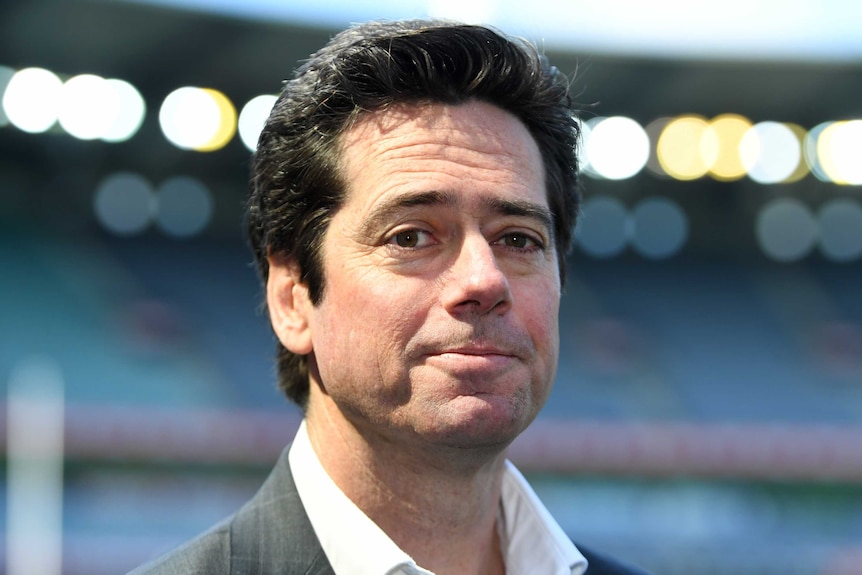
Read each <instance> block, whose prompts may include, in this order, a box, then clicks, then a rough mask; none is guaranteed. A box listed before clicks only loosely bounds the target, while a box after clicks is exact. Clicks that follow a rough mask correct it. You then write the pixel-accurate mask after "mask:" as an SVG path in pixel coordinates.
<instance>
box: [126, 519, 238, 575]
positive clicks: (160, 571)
mask: <svg viewBox="0 0 862 575" xmlns="http://www.w3.org/2000/svg"><path fill="white" fill-rule="evenodd" d="M229 569H230V520H226V521H224V522H222V523H219V524H218V525H215V526H214V527H212V528H211V529H209V530H208V531H206V532H205V533H203V534H201V535H199V536H198V537H196V538H195V539H192V540H191V541H188V542H187V543H185V544H183V545H182V546H180V547H178V548H176V549H175V550H173V551H171V552H169V553H167V554H166V555H163V556H162V557H159V558H157V559H155V560H153V561H151V562H149V563H146V564H144V565H141V566H140V567H138V568H137V569H135V570H134V571H131V572H130V573H129V574H128V575H176V574H177V573H182V574H183V575H220V574H222V573H224V574H225V575H226V574H227V573H228V570H229Z"/></svg>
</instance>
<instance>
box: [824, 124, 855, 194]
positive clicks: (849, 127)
mask: <svg viewBox="0 0 862 575" xmlns="http://www.w3.org/2000/svg"><path fill="white" fill-rule="evenodd" d="M829 147H830V150H831V152H832V158H831V164H832V166H833V168H834V171H835V180H836V181H838V182H841V183H844V184H849V185H855V186H858V185H862V120H852V121H849V122H840V123H839V124H838V125H836V126H835V129H834V130H833V131H832V142H831V145H830V146H829Z"/></svg>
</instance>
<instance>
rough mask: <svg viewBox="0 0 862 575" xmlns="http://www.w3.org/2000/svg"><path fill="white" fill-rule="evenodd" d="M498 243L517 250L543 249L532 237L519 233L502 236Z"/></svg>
mask: <svg viewBox="0 0 862 575" xmlns="http://www.w3.org/2000/svg"><path fill="white" fill-rule="evenodd" d="M498 243H500V244H502V245H504V246H506V247H507V248H513V249H516V250H529V249H541V248H542V247H543V246H542V244H541V242H539V241H538V240H536V239H535V238H533V237H532V236H531V235H528V234H523V233H519V232H512V233H508V234H506V235H504V236H502V237H501V238H500V240H499V241H498Z"/></svg>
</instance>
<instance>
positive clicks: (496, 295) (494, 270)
mask: <svg viewBox="0 0 862 575" xmlns="http://www.w3.org/2000/svg"><path fill="white" fill-rule="evenodd" d="M476 235H477V236H478V237H468V238H466V239H465V240H464V242H463V243H462V245H461V246H460V251H459V252H458V254H457V256H456V257H455V260H454V261H453V263H452V266H451V268H450V269H449V273H448V274H447V275H448V277H447V280H446V284H445V287H444V290H443V293H444V295H443V300H444V301H443V305H444V306H445V308H446V309H447V311H448V312H449V313H450V314H452V315H454V316H458V315H464V314H477V315H484V314H487V313H489V312H495V313H500V314H502V313H505V312H506V311H507V310H508V309H509V308H510V307H511V306H512V292H511V290H510V286H509V279H508V278H507V277H506V274H505V273H503V270H501V269H500V266H499V263H498V261H497V258H496V256H495V254H494V249H493V247H492V246H491V245H490V244H489V243H488V241H487V240H486V239H485V238H484V237H483V236H482V235H481V234H476Z"/></svg>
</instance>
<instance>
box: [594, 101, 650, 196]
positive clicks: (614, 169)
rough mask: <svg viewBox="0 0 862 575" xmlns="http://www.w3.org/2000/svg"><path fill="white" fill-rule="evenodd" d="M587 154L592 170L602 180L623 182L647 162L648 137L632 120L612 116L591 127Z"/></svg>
mask: <svg viewBox="0 0 862 575" xmlns="http://www.w3.org/2000/svg"><path fill="white" fill-rule="evenodd" d="M591 128H592V130H591V133H590V136H589V140H588V143H587V155H588V157H589V161H590V168H591V170H593V171H595V172H596V173H597V174H598V175H600V176H601V177H603V178H607V179H610V180H622V179H626V178H631V177H632V176H634V175H635V174H637V173H638V172H640V171H641V170H642V169H643V167H644V166H645V165H646V163H647V160H648V159H649V148H650V143H649V137H648V136H647V134H646V131H645V130H644V129H643V127H642V126H641V125H640V124H638V123H637V122H636V121H634V120H632V119H631V118H626V117H624V116H613V117H610V118H604V119H602V120H600V121H598V122H596V123H595V124H593V125H591Z"/></svg>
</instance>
